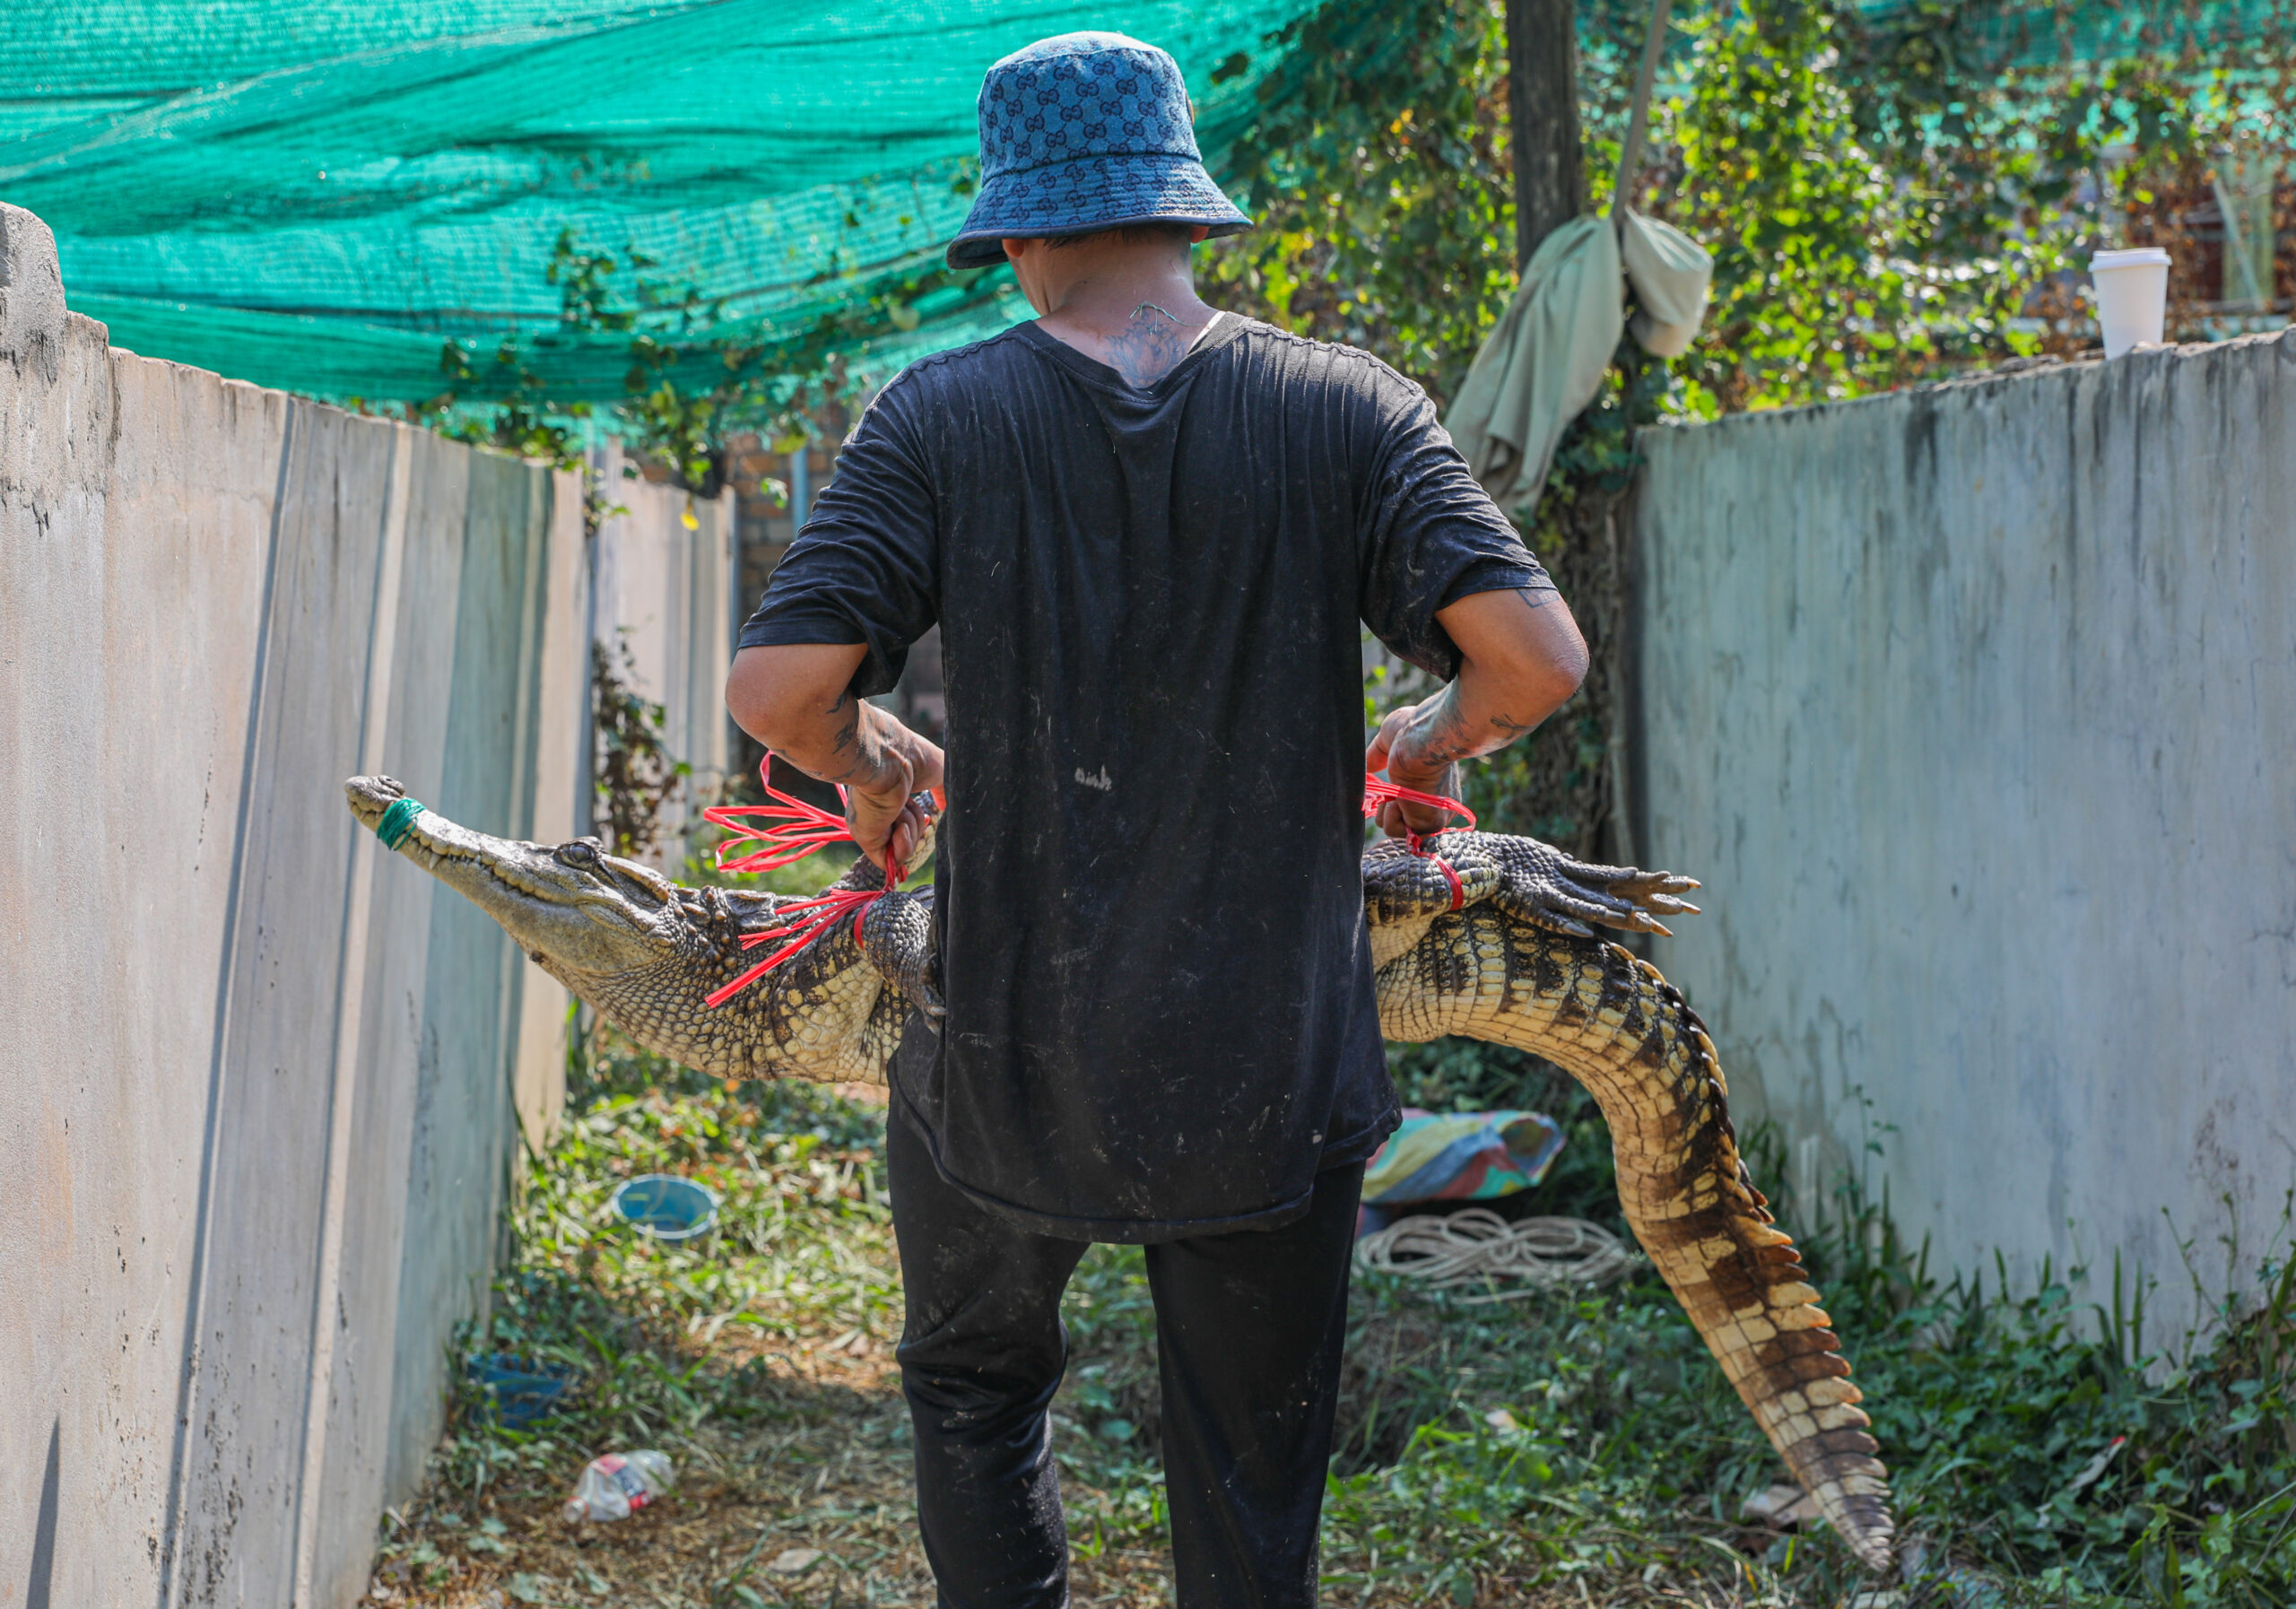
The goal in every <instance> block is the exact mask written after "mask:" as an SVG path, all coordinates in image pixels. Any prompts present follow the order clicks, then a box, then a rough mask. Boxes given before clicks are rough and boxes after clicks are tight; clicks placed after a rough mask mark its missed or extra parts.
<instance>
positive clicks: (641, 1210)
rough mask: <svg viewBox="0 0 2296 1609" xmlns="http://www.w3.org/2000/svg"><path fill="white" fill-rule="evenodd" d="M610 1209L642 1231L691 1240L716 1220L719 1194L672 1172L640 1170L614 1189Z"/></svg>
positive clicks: (670, 1238)
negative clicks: (713, 1193) (634, 1176)
mask: <svg viewBox="0 0 2296 1609" xmlns="http://www.w3.org/2000/svg"><path fill="white" fill-rule="evenodd" d="M613 1210H614V1211H615V1212H617V1213H621V1214H622V1222H625V1223H627V1224H629V1225H630V1227H631V1228H632V1229H634V1230H636V1231H638V1232H639V1234H641V1235H647V1236H650V1237H651V1238H652V1239H657V1240H691V1239H693V1238H694V1237H695V1236H696V1235H702V1234H707V1233H709V1231H710V1229H711V1227H712V1226H713V1225H715V1224H716V1223H717V1222H718V1197H717V1196H714V1195H712V1194H711V1193H710V1192H709V1190H708V1189H707V1188H706V1187H703V1186H700V1185H698V1184H695V1183H694V1182H693V1180H691V1179H690V1178H679V1177H678V1176H677V1175H676V1174H674V1173H641V1174H639V1176H638V1177H637V1178H633V1179H629V1180H626V1181H624V1182H623V1184H622V1187H621V1188H620V1189H618V1190H616V1191H615V1192H614V1193H613Z"/></svg>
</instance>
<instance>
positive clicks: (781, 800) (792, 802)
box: [701, 753, 853, 873]
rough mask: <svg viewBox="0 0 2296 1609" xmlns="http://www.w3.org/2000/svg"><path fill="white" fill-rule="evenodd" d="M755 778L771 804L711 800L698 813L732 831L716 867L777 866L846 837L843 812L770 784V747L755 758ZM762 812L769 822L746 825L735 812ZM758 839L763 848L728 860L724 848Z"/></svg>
mask: <svg viewBox="0 0 2296 1609" xmlns="http://www.w3.org/2000/svg"><path fill="white" fill-rule="evenodd" d="M757 779H758V782H759V785H760V786H761V787H763V788H764V789H765V792H766V796H767V797H769V798H770V799H771V800H773V801H774V802H773V803H772V804H712V805H710V806H709V808H707V809H705V810H704V811H703V812H702V813H701V819H702V820H703V821H706V822H709V824H710V825H711V826H713V827H723V828H724V829H725V830H726V831H727V832H729V833H731V834H733V838H732V839H729V840H728V841H726V842H725V843H722V844H719V845H718V848H717V851H716V857H717V862H718V870H719V871H721V872H744V873H746V872H770V871H772V870H774V869H775V868H776V867H778V866H786V865H795V864H796V862H798V861H801V860H803V859H804V858H805V857H807V856H808V855H811V854H813V852H814V851H815V850H817V849H820V848H824V847H825V846H827V845H830V844H838V843H850V842H851V841H852V840H853V834H852V833H851V832H850V831H848V830H847V828H846V825H845V820H844V818H843V817H842V816H834V815H831V813H829V812H828V811H826V810H823V809H822V808H821V807H820V806H819V805H815V804H806V803H805V802H804V800H803V799H800V798H796V797H795V796H792V795H789V794H785V793H783V792H782V791H781V790H780V789H779V788H778V787H774V786H773V756H772V755H771V754H770V753H769V754H767V755H766V757H765V758H764V759H763V760H762V761H759V763H758V768H757ZM837 792H838V797H839V799H840V800H841V799H843V798H844V796H845V789H843V788H842V787H840V788H839V789H838V790H837ZM743 816H763V817H765V818H766V819H767V820H768V821H769V822H772V823H773V824H772V825H771V826H769V827H765V828H757V827H752V826H750V825H749V824H748V823H746V822H743V821H742V820H740V819H739V818H741V817H743ZM744 842H747V843H759V844H763V845H764V846H765V848H761V849H756V850H752V851H751V852H750V853H748V854H745V855H744V856H742V857H741V858H739V859H738V860H727V859H726V850H728V849H730V848H736V847H738V845H740V844H741V843H744Z"/></svg>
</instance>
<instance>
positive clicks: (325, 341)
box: [0, 0, 1311, 404]
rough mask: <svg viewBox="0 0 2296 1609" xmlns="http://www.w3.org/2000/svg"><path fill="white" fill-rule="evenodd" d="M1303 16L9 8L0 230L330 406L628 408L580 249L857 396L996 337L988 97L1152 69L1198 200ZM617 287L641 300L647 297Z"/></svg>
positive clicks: (618, 362)
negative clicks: (1020, 71) (1081, 45)
mask: <svg viewBox="0 0 2296 1609" xmlns="http://www.w3.org/2000/svg"><path fill="white" fill-rule="evenodd" d="M1310 9H1311V5H1310V4H1309V3H1308V0H1118V3H1117V4H1103V5H1099V6H1085V5H1082V4H1067V3H1064V0H1051V3H1048V4H1047V3H1039V4H1028V3H1027V0H946V3H943V4H928V3H921V0H919V3H910V4H852V3H844V4H824V3H822V0H707V3H702V4H675V3H674V0H673V3H671V4H656V5H650V6H644V7H633V6H629V5H606V4H596V0H590V3H587V4H585V3H584V0H552V4H547V5H544V4H538V3H536V0H458V3H456V4H448V3H446V0H380V3H378V4H365V5H361V4H341V3H340V0H336V3H333V4H312V3H310V0H280V3H266V0H66V3H65V4H34V5H13V6H5V7H0V84H4V85H6V86H7V87H6V89H5V90H4V91H0V200H4V201H8V202H11V203H13V204H15V205H18V206H22V207H26V208H29V209H30V210H31V211H32V212H34V213H39V215H40V216H41V217H42V218H43V219H45V220H46V221H47V222H48V224H49V226H50V227H51V228H53V229H54V230H55V231H56V234H57V245H58V248H59V250H60V252H61V255H62V257H63V265H64V280H65V291H66V292H67V295H68V298H69V300H70V304H71V306H72V307H73V309H74V310H76V311H78V312H82V313H84V314H86V315H88V316H89V317H94V318H99V319H101V320H103V321H104V322H105V323H106V324H108V325H109V326H111V331H112V339H113V341H114V343H115V344H117V345H119V346H123V347H126V348H129V349H132V350H134V351H136V352H143V353H144V354H146V355H149V356H153V357H164V358H171V359H175V360H177V361H182V362H187V363H193V364H196V365H198V366H200V367H202V368H206V369H213V370H218V371H220V372H222V373H224V374H227V375H231V376H235V377H238V378H246V379H250V380H255V381H257V382H259V383H261V384H265V385H271V386H280V387H287V388H289V389H292V390H297V391H302V392H307V393H310V394H314V395H317V396H336V397H344V396H360V397H365V398H370V399H376V400H405V401H411V400H421V399H425V398H430V397H432V396H437V395H438V394H439V392H440V391H441V390H442V389H443V388H444V387H445V385H446V376H445V372H444V370H442V367H441V361H440V360H441V349H442V346H443V344H444V343H445V342H446V341H447V340H448V339H450V338H451V339H453V340H456V341H457V342H458V343H460V344H461V345H462V346H463V348H464V349H465V351H466V352H469V353H470V354H472V360H473V361H474V362H483V361H484V360H485V359H486V358H487V357H488V356H489V355H490V354H491V353H492V352H495V351H496V350H497V348H498V346H499V345H500V343H501V342H502V341H503V340H504V338H505V337H506V336H510V337H514V338H515V341H516V344H517V348H518V350H519V352H520V361H521V363H522V364H523V366H524V367H525V368H526V369H527V370H529V371H530V373H531V374H532V376H533V377H534V386H535V388H536V389H538V390H539V391H540V392H541V393H543V394H544V395H546V396H549V397H550V398H551V399H552V400H553V401H554V402H557V403H560V404H569V403H574V402H578V401H593V402H608V401H613V400H615V399H618V398H620V397H621V396H623V394H624V388H625V377H626V376H627V375H628V374H629V371H630V370H631V357H630V352H631V335H629V334H615V333H610V332H602V331H583V330H576V329H568V328H564V327H561V317H560V313H561V300H560V299H561V290H560V287H559V286H557V285H553V284H552V283H550V282H549V280H548V277H547V274H548V271H549V269H550V266H551V264H552V252H553V247H554V245H555V244H556V242H557V241H558V240H559V239H560V238H561V231H564V230H569V229H570V230H573V231H574V233H575V236H576V238H577V240H578V244H579V246H580V247H581V248H583V249H585V250H594V251H595V250H603V251H606V252H610V253H613V254H614V255H615V256H616V257H617V258H618V259H622V258H623V254H624V253H625V251H626V250H627V249H630V248H634V249H635V250H637V251H639V252H641V253H643V254H644V255H645V256H647V257H650V258H652V259H653V260H654V262H655V264H656V265H657V266H655V267H654V268H652V269H650V270H648V271H647V272H648V274H651V275H652V276H653V278H654V279H655V281H656V282H657V283H659V284H662V285H665V286H668V287H670V288H671V289H672V290H674V292H675V293H676V300H678V301H679V303H680V304H681V306H682V307H683V309H686V310H685V311H683V312H678V311H671V310H667V309H665V310H661V311H657V312H654V313H650V314H646V315H643V316H641V319H640V328H641V330H647V331H649V332H650V333H653V334H654V335H657V338H658V339H660V340H661V341H662V342H664V343H665V344H671V345H675V344H678V343H679V341H680V340H681V339H682V338H683V337H691V336H692V335H694V332H695V331H696V330H697V329H698V328H700V327H703V326H699V325H697V324H696V323H695V321H694V317H693V309H696V308H700V309H706V310H707V314H708V322H707V326H706V327H707V329H708V331H709V334H711V335H717V336H721V337H722V336H728V335H732V336H738V337H739V338H740V339H742V340H744V341H747V342H751V343H753V344H756V345H757V346H759V347H761V348H763V349H764V350H765V352H767V354H768V356H767V361H766V367H767V368H768V369H769V370H770V367H771V365H772V363H773V362H775V361H781V362H783V363H785V364H786V365H787V367H789V368H791V369H796V368H798V367H801V366H803V365H805V364H808V363H814V362H818V361H820V360H821V359H822V356H823V355H824V354H825V353H827V352H832V351H833V352H840V353H843V354H844V355H845V356H846V357H847V358H848V361H852V362H853V363H854V364H856V365H857V367H858V368H859V369H861V370H864V371H873V372H880V373H882V372H888V371H890V370H891V369H893V368H896V367H898V366H899V365H900V363H901V362H904V361H907V360H908V359H909V358H911V357H914V356H917V355H919V354H921V353H923V352H928V351H933V350H936V349H939V348H942V347H945V346H948V345H952V344H958V343H961V342H963V341H967V340H972V339H976V338H978V336H981V335H987V334H990V333H993V332H994V331H996V330H998V329H1001V328H1003V327H1005V326H1006V325H1007V324H1009V323H1011V322H1012V321H1013V318H1014V317H1020V316H1023V315H1024V313H1025V309H1024V308H1023V307H1022V304H1021V302H1020V300H1019V296H1018V293H1017V291H1014V290H1013V286H1012V283H1011V278H1010V275H1009V273H1007V272H1006V271H1005V270H1003V269H996V270H993V271H990V272H988V273H986V274H948V273H946V272H944V271H942V270H941V268H940V254H941V251H942V249H943V248H944V246H945V245H946V243H947V241H948V239H949V238H950V237H951V236H952V235H953V234H954V233H955V232H956V230H957V227H958V225H959V222H961V219H962V218H963V216H964V214H965V211H966V209H967V207H968V206H969V205H970V200H971V191H972V187H973V181H974V178H975V168H974V151H975V139H976V130H975V123H974V111H973V107H974V98H975V96H976V95H977V94H978V91H979V87H980V81H981V75H982V74H983V73H984V72H985V71H986V69H987V66H988V65H989V64H990V63H991V62H993V61H994V60H996V58H997V57H1000V56H1003V55H1005V54H1006V53H1007V52H1009V51H1012V50H1015V49H1018V48H1020V47H1022V46H1023V45H1025V44H1028V43H1030V42H1031V40H1034V39H1042V38H1044V37H1046V36H1048V35H1050V34H1057V33H1065V32H1069V31H1072V30H1081V29H1096V30H1109V31H1117V32H1123V33H1129V34H1132V35H1135V36H1136V37H1138V38H1141V39H1147V40H1149V41H1150V42H1152V43H1153V44H1157V45H1161V46H1162V47H1163V48H1165V49H1167V50H1170V52H1171V53H1172V54H1173V56H1174V57H1177V58H1178V61H1179V64H1180V66H1181V69H1182V71H1183V72H1184V73H1186V74H1187V80H1188V85H1189V89H1190V91H1191V93H1192V94H1193V95H1194V97H1195V100H1196V133H1197V138H1198V141H1199V143H1200V144H1202V145H1203V147H1204V149H1205V156H1206V158H1207V160H1208V161H1211V162H1212V164H1213V170H1214V171H1215V172H1218V171H1219V170H1220V163H1221V161H1222V153H1223V152H1225V150H1226V148H1227V147H1228V145H1229V144H1231V142H1232V141H1233V139H1234V138H1235V136H1236V135H1237V134H1238V133H1239V132H1240V131H1241V130H1242V129H1243V128H1244V127H1245V126H1248V123H1249V122H1250V120H1251V119H1252V117H1254V115H1255V114H1256V112H1257V109H1258V104H1259V97H1258V91H1259V90H1260V88H1261V85H1262V83H1263V81H1264V80H1265V79H1266V77H1267V75H1268V74H1270V73H1271V72H1274V71H1275V70H1276V69H1277V68H1278V67H1279V66H1280V65H1281V63H1280V61H1279V59H1278V53H1277V52H1276V51H1275V49H1274V47H1273V46H1272V45H1271V43H1270V39H1271V36H1272V35H1274V33H1275V32H1277V31H1278V30H1281V29H1283V27H1284V26H1285V25H1286V24H1287V23H1289V22H1292V21H1293V20H1294V19H1295V18H1297V17H1298V16H1300V14H1302V13H1305V12H1307V11H1309V10H1310ZM623 261H624V267H623V272H622V274H621V275H620V277H619V278H618V279H617V280H616V281H615V291H616V292H617V293H618V294H619V295H620V296H621V297H622V305H625V306H626V305H628V296H629V292H630V290H631V284H632V283H633V279H634V275H633V274H632V273H631V271H630V270H629V269H628V267H627V264H626V259H623Z"/></svg>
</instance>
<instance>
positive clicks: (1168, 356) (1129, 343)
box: [1109, 301, 1187, 391]
mask: <svg viewBox="0 0 2296 1609" xmlns="http://www.w3.org/2000/svg"><path fill="white" fill-rule="evenodd" d="M1186 356H1187V326H1185V325H1183V324H1181V323H1180V321H1179V320H1178V318H1177V317H1173V316H1172V315H1171V314H1170V313H1168V312H1166V311H1165V310H1164V309H1161V308H1160V307H1158V306H1157V305H1156V304H1155V303H1154V302H1152V301H1144V302H1142V303H1141V304H1140V305H1139V306H1138V307H1136V308H1135V309H1132V317H1131V319H1130V321H1129V322H1127V323H1126V325H1125V326H1124V328H1122V329H1121V330H1119V331H1118V332H1117V333H1116V334H1115V335H1113V336H1111V337H1109V368H1111V369H1113V370H1116V371H1117V372H1118V374H1120V375H1122V376H1124V378H1125V383H1126V385H1128V386H1132V387H1135V388H1136V389H1138V390H1142V391H1145V390H1146V389H1147V388H1148V387H1151V386H1152V385H1154V384H1155V383H1156V382H1157V381H1158V380H1161V379H1162V378H1164V377H1165V376H1166V375H1168V374H1170V372H1171V371H1172V367H1173V365H1174V364H1176V363H1178V361H1180V360H1181V359H1182V358H1184V357H1186Z"/></svg>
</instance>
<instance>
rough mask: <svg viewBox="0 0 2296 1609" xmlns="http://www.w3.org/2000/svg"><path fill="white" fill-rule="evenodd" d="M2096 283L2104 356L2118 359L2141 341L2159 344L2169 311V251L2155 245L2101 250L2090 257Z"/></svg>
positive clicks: (2092, 275) (2098, 319)
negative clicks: (2102, 328)
mask: <svg viewBox="0 0 2296 1609" xmlns="http://www.w3.org/2000/svg"><path fill="white" fill-rule="evenodd" d="M2089 274H2090V276H2091V277H2092V279H2094V280H2095V281H2096V283H2097V322H2098V323H2099V324H2100V325H2101V326H2103V327H2104V332H2105V356H2107V357H2108V358H2117V357H2118V356H2120V355H2121V353H2123V352H2126V351H2127V350H2128V349H2129V348H2130V347H2132V346H2135V345H2136V344H2139V343H2140V342H2152V343H2156V344H2157V343H2158V342H2159V341H2160V339H2161V326H2162V325H2163V324H2165V323H2166V322H2167V319H2168V314H2169V254H2168V253H2167V252H2165V251H2163V250H2161V248H2159V247H2158V246H2137V247H2132V248H2129V249H2128V250H2126V251H2100V252H2098V253H2096V254H2095V255H2094V256H2093V257H2090V259H2089Z"/></svg>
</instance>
